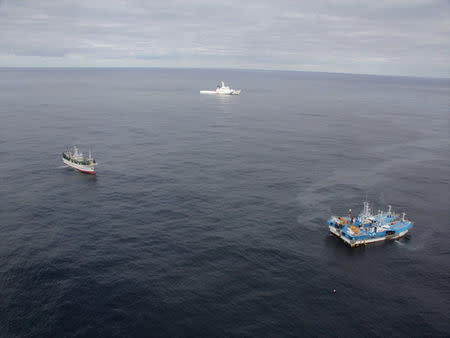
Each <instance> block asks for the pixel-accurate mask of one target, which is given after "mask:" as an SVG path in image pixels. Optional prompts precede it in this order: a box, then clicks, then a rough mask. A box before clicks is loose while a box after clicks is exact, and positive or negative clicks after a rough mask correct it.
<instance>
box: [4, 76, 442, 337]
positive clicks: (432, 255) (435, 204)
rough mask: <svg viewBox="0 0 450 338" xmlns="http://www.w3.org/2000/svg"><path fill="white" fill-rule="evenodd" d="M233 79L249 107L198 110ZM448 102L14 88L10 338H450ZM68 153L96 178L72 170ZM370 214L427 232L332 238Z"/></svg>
mask: <svg viewBox="0 0 450 338" xmlns="http://www.w3.org/2000/svg"><path fill="white" fill-rule="evenodd" d="M219 80H225V81H228V82H230V84H231V85H232V86H233V87H234V88H241V89H242V90H243V92H242V94H241V95H240V96H234V97H215V96H208V95H200V94H199V90H201V89H209V88H214V87H215V85H216V83H217V81H219ZM449 90H450V81H449V80H432V79H416V78H394V77H376V76H357V75H337V74H317V73H316V74H315V73H300V72H298V73H294V72H293V73H290V72H251V71H221V70H207V71H206V70H204V71H201V70H162V69H161V70H156V69H155V70H151V69H146V70H142V69H135V70H125V69H122V70H120V69H117V70H111V69H103V70H100V69H98V70H94V69H73V70H64V69H59V70H57V69H48V70H33V69H28V70H19V69H9V70H8V69H2V70H0V179H1V181H0V215H1V219H0V234H1V235H0V336H54V337H62V336H122V337H124V336H196V337H212V336H256V337H260V336H279V337H286V336H341V337H346V336H355V335H364V336H423V335H430V336H445V335H449V334H450V315H449V309H450V285H449V281H450V249H449V247H450V245H449V241H450V235H449V229H450V222H449V219H450V214H449V185H450V177H449V167H450V159H449V151H450V149H449V129H450V126H449V115H450V114H449V107H450V96H449V93H450V91H449ZM73 144H76V145H78V146H79V147H80V148H81V149H82V150H87V149H88V147H89V146H92V148H93V151H94V155H95V157H96V159H97V161H98V163H99V166H98V168H97V171H98V174H97V176H96V177H91V176H88V175H84V174H79V173H77V172H75V171H73V170H71V169H68V168H64V167H62V163H61V159H60V153H61V152H62V151H63V150H64V149H65V147H66V146H70V145H73ZM366 196H367V198H368V199H369V200H371V201H373V202H374V203H375V204H376V207H379V208H383V209H384V208H385V207H386V206H387V204H392V205H393V207H394V208H395V209H396V210H397V211H403V210H405V211H406V212H407V214H408V217H409V218H411V219H412V220H414V221H415V226H414V228H413V230H412V232H411V233H410V234H409V235H408V236H407V237H406V238H403V239H401V240H398V241H393V242H388V243H384V244H379V245H372V246H367V247H361V248H356V249H350V248H348V247H346V246H345V245H344V244H342V243H341V242H339V241H338V240H337V239H336V238H333V237H331V236H330V235H329V234H328V230H327V228H326V219H327V218H328V217H329V216H330V215H331V214H345V213H346V212H347V210H348V208H352V209H353V210H354V211H359V210H360V208H361V207H362V203H361V202H362V201H363V199H364V198H365V197H366ZM334 289H335V290H336V293H334V292H333V290H334Z"/></svg>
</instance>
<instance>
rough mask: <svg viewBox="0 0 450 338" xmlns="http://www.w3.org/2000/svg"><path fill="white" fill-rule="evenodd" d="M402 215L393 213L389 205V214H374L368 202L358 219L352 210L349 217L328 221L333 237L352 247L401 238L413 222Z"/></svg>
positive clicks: (334, 217)
mask: <svg viewBox="0 0 450 338" xmlns="http://www.w3.org/2000/svg"><path fill="white" fill-rule="evenodd" d="M405 215H406V214H405V213H402V214H401V215H399V214H396V213H394V212H392V206H390V205H389V210H388V211H387V212H383V211H380V210H379V211H378V213H377V214H374V213H373V210H372V208H371V207H370V205H369V203H368V202H364V208H363V211H362V212H361V213H360V214H359V216H357V217H353V215H352V210H351V209H350V210H349V213H348V216H346V217H338V216H332V217H331V218H330V219H329V220H328V221H327V224H328V227H329V229H330V232H331V233H332V234H333V235H336V236H337V237H339V238H340V239H342V240H343V241H344V242H345V243H347V244H348V245H350V246H351V247H355V246H358V245H365V244H368V243H373V242H380V241H384V240H387V239H396V238H400V237H402V236H404V235H406V234H407V233H408V231H409V230H410V229H411V227H412V225H413V222H412V221H410V220H407V219H406V218H405Z"/></svg>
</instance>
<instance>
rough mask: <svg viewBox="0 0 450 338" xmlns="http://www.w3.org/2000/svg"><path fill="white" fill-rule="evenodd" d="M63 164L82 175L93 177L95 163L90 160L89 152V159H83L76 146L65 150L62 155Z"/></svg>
mask: <svg viewBox="0 0 450 338" xmlns="http://www.w3.org/2000/svg"><path fill="white" fill-rule="evenodd" d="M62 161H63V163H64V164H65V165H66V166H68V167H71V168H74V169H76V170H78V171H80V172H82V173H85V174H91V175H95V166H96V165H97V162H95V160H94V159H93V158H92V154H91V151H90V150H89V157H87V158H85V157H84V156H83V153H82V152H80V151H78V148H77V147H76V146H73V148H72V149H67V150H66V151H65V152H63V154H62Z"/></svg>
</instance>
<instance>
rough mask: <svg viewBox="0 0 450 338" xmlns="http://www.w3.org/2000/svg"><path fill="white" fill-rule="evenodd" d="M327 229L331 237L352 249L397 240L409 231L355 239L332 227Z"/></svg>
mask: <svg viewBox="0 0 450 338" xmlns="http://www.w3.org/2000/svg"><path fill="white" fill-rule="evenodd" d="M329 229H330V232H331V233H332V234H333V235H335V236H336V237H338V238H340V239H342V240H343V241H344V242H345V243H346V244H347V245H349V246H350V247H352V248H354V247H356V246H360V245H366V244H371V243H375V242H383V241H386V240H392V239H398V238H401V237H403V236H405V235H406V234H407V233H408V231H409V229H407V230H404V231H400V232H399V233H396V234H394V235H389V236H386V235H383V236H380V237H374V238H365V239H356V238H348V237H346V236H345V235H343V234H342V231H340V230H338V229H336V228H335V227H333V226H329Z"/></svg>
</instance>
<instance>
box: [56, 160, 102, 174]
mask: <svg viewBox="0 0 450 338" xmlns="http://www.w3.org/2000/svg"><path fill="white" fill-rule="evenodd" d="M62 161H63V163H64V164H65V165H66V166H68V167H71V168H73V169H75V170H78V171H79V172H81V173H83V174H89V175H95V170H94V168H92V167H89V166H86V165H82V164H77V163H73V162H70V161H69V160H66V159H65V158H62Z"/></svg>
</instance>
